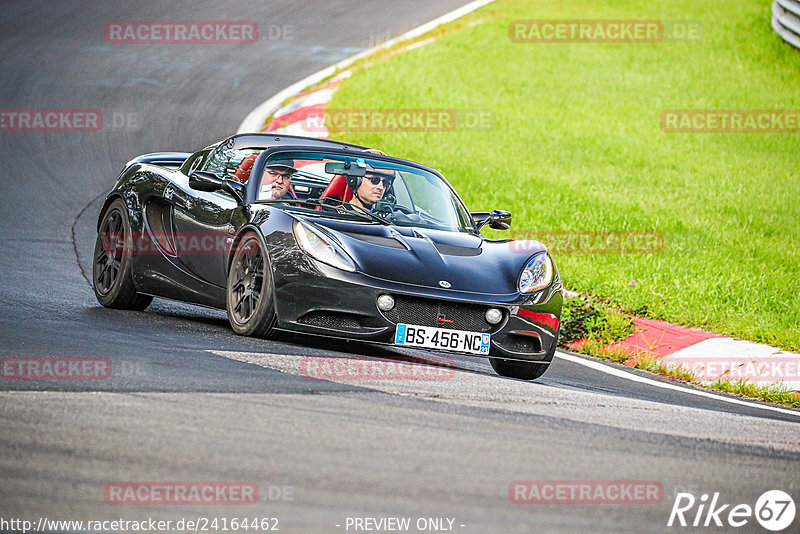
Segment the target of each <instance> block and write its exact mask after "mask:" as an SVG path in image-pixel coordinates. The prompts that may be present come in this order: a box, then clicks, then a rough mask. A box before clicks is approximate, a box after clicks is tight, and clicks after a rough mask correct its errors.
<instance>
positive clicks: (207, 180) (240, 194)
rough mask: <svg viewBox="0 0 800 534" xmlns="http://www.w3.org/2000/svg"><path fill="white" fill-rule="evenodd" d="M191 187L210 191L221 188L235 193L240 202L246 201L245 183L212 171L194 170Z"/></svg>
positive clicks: (190, 176)
mask: <svg viewBox="0 0 800 534" xmlns="http://www.w3.org/2000/svg"><path fill="white" fill-rule="evenodd" d="M189 187H191V188H192V189H195V190H197V191H206V192H208V193H213V192H214V191H219V190H220V189H221V190H223V191H227V192H228V193H230V194H231V195H233V198H235V199H236V202H238V203H239V204H241V203H242V202H244V194H245V186H244V185H243V184H240V183H239V182H235V181H233V180H228V179H227V178H220V177H219V176H217V174H216V173H213V172H210V171H192V173H191V174H190V175H189Z"/></svg>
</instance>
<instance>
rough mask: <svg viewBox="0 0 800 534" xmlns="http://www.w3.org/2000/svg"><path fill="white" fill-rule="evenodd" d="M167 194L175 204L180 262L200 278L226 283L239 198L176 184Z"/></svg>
mask: <svg viewBox="0 0 800 534" xmlns="http://www.w3.org/2000/svg"><path fill="white" fill-rule="evenodd" d="M164 196H165V198H167V200H168V201H169V202H170V203H171V204H172V206H173V217H174V219H173V220H174V223H175V231H176V233H175V248H176V251H177V259H178V261H179V263H180V264H181V265H182V266H183V267H184V268H185V269H186V270H187V271H189V272H190V273H192V274H193V275H195V276H197V277H198V278H200V279H201V280H203V281H205V282H208V283H211V284H214V285H216V286H219V287H225V285H226V276H227V272H226V259H227V257H228V253H229V251H230V246H231V243H232V241H233V227H232V226H231V224H230V223H231V217H232V216H233V211H234V210H235V209H236V208H237V207H238V204H237V202H236V200H235V199H234V198H233V197H232V196H231V195H230V194H228V193H226V192H223V191H217V192H213V193H207V192H202V191H195V190H193V189H190V190H189V191H184V190H182V189H180V188H177V187H174V188H173V191H165V195H164Z"/></svg>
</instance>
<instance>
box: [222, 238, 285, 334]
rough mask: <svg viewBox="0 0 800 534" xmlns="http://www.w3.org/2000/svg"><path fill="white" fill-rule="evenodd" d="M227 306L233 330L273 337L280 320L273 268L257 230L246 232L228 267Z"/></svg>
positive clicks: (238, 332)
mask: <svg viewBox="0 0 800 534" xmlns="http://www.w3.org/2000/svg"><path fill="white" fill-rule="evenodd" d="M226 293H227V295H226V299H225V301H226V309H227V311H228V322H230V323H231V328H233V331H234V332H236V333H237V334H239V335H242V336H250V337H263V338H269V337H272V335H273V334H274V330H275V325H276V324H277V316H276V314H275V296H274V294H273V291H272V270H271V269H270V268H269V261H268V259H267V255H266V252H265V251H264V250H263V248H262V246H261V241H260V240H259V239H258V235H257V234H256V233H255V232H247V233H246V234H245V235H244V236H243V237H242V239H241V240H240V241H239V244H238V245H237V246H236V252H234V255H233V261H231V266H230V269H228V288H227V292H226Z"/></svg>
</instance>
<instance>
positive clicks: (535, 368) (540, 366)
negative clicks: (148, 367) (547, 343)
mask: <svg viewBox="0 0 800 534" xmlns="http://www.w3.org/2000/svg"><path fill="white" fill-rule="evenodd" d="M560 332H561V325H559V326H558V328H557V329H556V335H555V339H554V340H553V347H552V348H551V349H550V351H549V352H548V353H547V355H546V356H545V357H544V360H542V362H541V363H534V362H519V361H513V360H506V359H503V358H489V363H490V364H491V365H492V369H494V372H495V373H497V374H498V375H500V376H505V377H508V378H517V379H519V380H536V379H537V378H539V377H540V376H542V375H543V374H544V373H545V371H547V369H549V368H550V362H551V361H553V356H554V355H555V353H556V347H558V335H559V333H560Z"/></svg>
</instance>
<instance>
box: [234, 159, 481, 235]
mask: <svg viewBox="0 0 800 534" xmlns="http://www.w3.org/2000/svg"><path fill="white" fill-rule="evenodd" d="M241 149H243V150H245V149H247V148H245V147H241ZM298 152H300V153H317V154H320V155H325V154H330V155H333V156H340V157H348V158H363V159H366V160H374V161H382V162H386V163H389V164H392V165H398V166H402V167H408V168H410V169H416V170H419V171H422V172H423V173H428V174H431V175H433V176H435V177H436V178H437V179H438V180H440V181H441V183H442V184H444V185H445V187H446V188H447V189H448V190H449V192H450V194H451V195H452V196H453V197H454V198H455V199H456V202H457V203H458V205H459V206H460V208H461V209H462V210H463V212H464V214H465V215H466V221H467V222H468V223H469V227H453V228H444V227H441V228H437V229H438V230H442V231H451V232H457V233H459V232H460V233H463V232H465V231H466V232H471V233H474V234H478V233H479V232H478V229H477V227H476V225H475V221H474V219H473V218H472V215H471V212H470V211H469V209H468V208H467V206H466V204H465V203H464V201H463V200H462V198H461V197H460V196H459V194H458V192H457V191H456V190H455V188H454V187H453V186H452V184H451V183H450V182H449V181H448V180H447V178H445V177H444V176H443V175H442V174H441V173H440V172H439V171H437V170H436V169H433V168H431V167H428V166H427V165H422V164H420V163H416V162H414V161H409V160H406V159H402V158H396V157H393V156H384V155H379V154H373V153H365V152H361V151H356V150H348V149H337V148H328V147H325V148H323V147H318V146H302V145H295V146H280V147H271V148H266V149H263V151H262V152H261V154H259V155H258V157H257V158H256V161H255V163H254V164H253V169H252V170H251V174H250V177H251V179H249V180H248V181H247V192H246V197H245V202H246V203H247V204H260V203H264V202H263V201H259V200H257V196H258V188H259V185H260V182H261V179H260V177H261V176H262V175H263V172H264V168H265V167H266V163H267V160H269V159H270V158H273V157H274V156H280V155H282V154H291V153H298ZM275 159H281V158H280V157H277V158H275ZM255 177H258V179H254V178H255ZM290 203H291V201H288V202H287V204H290ZM270 204H271V203H270ZM320 213H324V210H323V211H322V212H320ZM390 222H391V221H390ZM391 224H393V225H394V224H395V223H391ZM396 226H398V227H409V225H405V224H397V225H396Z"/></svg>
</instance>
